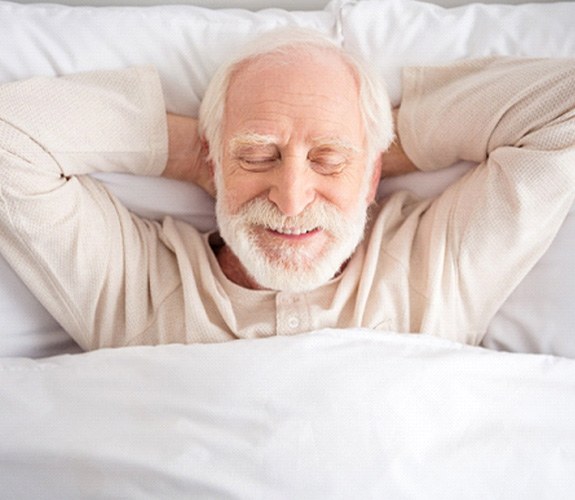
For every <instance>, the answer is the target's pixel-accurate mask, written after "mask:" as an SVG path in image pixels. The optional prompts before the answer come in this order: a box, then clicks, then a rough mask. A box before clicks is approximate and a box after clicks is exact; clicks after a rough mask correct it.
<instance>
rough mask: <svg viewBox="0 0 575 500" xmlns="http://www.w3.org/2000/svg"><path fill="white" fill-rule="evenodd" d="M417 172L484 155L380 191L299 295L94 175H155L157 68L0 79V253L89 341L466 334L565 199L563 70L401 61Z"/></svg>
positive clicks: (542, 244)
mask: <svg viewBox="0 0 575 500" xmlns="http://www.w3.org/2000/svg"><path fill="white" fill-rule="evenodd" d="M399 133H400V137H401V140H402V143H403V145H404V148H405V150H406V152H407V154H408V155H409V156H410V158H411V159H412V160H413V161H414V162H415V164H416V165H417V166H418V167H419V168H421V169H423V170H431V169H437V168H442V167H446V166H448V165H450V164H452V163H454V162H455V161H457V160H470V161H474V162H477V163H480V165H479V166H478V167H477V168H474V169H472V170H471V171H470V172H469V173H468V174H466V175H465V176H464V177H463V178H462V179H460V180H459V181H458V182H456V183H455V184H454V185H452V186H451V187H449V188H448V189H447V190H446V191H445V192H444V193H443V194H442V195H440V196H439V197H438V198H436V199H433V200H423V201H421V200H417V199H415V198H414V197H413V196H411V195H410V194H408V193H405V192H402V193H397V194H394V195H392V196H390V197H389V198H387V199H385V200H382V201H381V203H380V207H379V208H378V213H377V216H376V217H375V219H374V221H373V223H372V226H371V228H370V230H369V232H368V234H367V237H366V239H365V241H364V242H363V243H362V244H361V246H360V247H359V248H358V250H357V252H356V253H355V255H354V256H353V258H352V259H351V262H350V263H349V265H348V266H347V268H346V269H345V271H344V272H343V273H342V274H341V275H340V276H339V277H337V278H336V279H333V280H332V281H330V282H329V283H326V284H325V285H324V286H322V287H320V288H318V289H316V290H314V291H312V292H309V293H298V294H293V293H286V292H274V291H254V290H247V289H244V288H241V287H239V286H237V285H235V284H234V283H232V282H230V281H229V280H227V279H226V277H225V276H224V275H223V273H222V272H221V270H220V268H219V266H218V263H217V261H216V258H215V256H214V253H213V251H212V250H211V247H210V244H209V241H208V240H209V236H208V235H205V234H201V233H199V232H198V231H197V230H195V229H194V228H193V227H191V226H190V225H188V224H186V223H184V222H181V221H178V220H175V219H173V218H170V217H168V218H166V219H165V220H164V221H162V222H161V223H160V222H154V221H148V220H144V219H142V218H139V217H137V216H136V215H134V214H132V213H130V212H129V211H128V210H127V209H126V208H125V207H123V206H122V205H121V203H120V202H119V201H118V200H117V199H115V198H114V197H113V196H112V195H111V194H110V193H109V192H108V191H107V190H106V189H105V188H104V187H103V186H102V185H101V184H99V183H98V182H97V181H96V180H94V179H93V178H92V177H90V176H89V175H86V174H89V173H92V172H100V171H108V172H109V171H115V172H128V173H134V174H139V175H160V174H161V173H162V171H163V169H164V167H165V163H166V157H167V132H166V114H165V107H164V101H163V96H162V90H161V85H160V82H159V78H158V75H157V74H156V72H155V70H153V69H152V68H134V69H128V70H123V71H108V72H106V71H100V72H95V73H87V74H79V75H73V76H67V77H62V78H34V79H31V80H27V81H22V82H16V83H10V84H6V85H3V86H1V87H0V251H1V252H2V254H3V255H4V256H5V258H6V259H7V260H8V261H9V262H10V264H11V265H12V266H13V268H14V269H15V270H16V272H18V273H19V275H20V276H21V277H22V279H23V280H24V282H25V283H26V284H27V285H28V287H29V288H30V289H31V290H32V291H33V292H34V293H35V294H36V296H37V297H38V298H39V300H40V301H41V302H42V303H43V304H44V306H45V307H46V308H47V309H48V310H49V311H50V312H51V313H52V314H53V315H54V317H55V318H56V319H57V320H58V321H59V322H60V323H61V325H62V326H63V327H64V328H65V329H66V330H67V331H68V332H69V333H70V335H72V336H73V337H74V339H75V340H76V341H77V342H78V343H79V344H80V345H81V346H82V347H84V348H86V349H93V348H97V347H101V346H121V345H134V344H156V343H168V342H186V343H187V342H221V341H226V340H231V339H238V338H256V337H267V336H271V335H291V334H297V333H303V332H308V331H311V330H314V329H319V328H323V327H341V328H344V327H355V326H362V327H368V328H374V329H381V330H392V331H398V332H414V333H415V332H424V333H428V334H433V335H437V336H441V337H444V338H448V339H452V340H456V341H460V342H466V343H471V344H478V343H479V342H480V341H481V339H482V336H483V335H484V333H485V331H486V328H487V325H488V323H489V321H490V320H491V318H492V317H493V315H494V314H495V312H496V311H497V309H498V308H499V307H500V305H501V304H502V302H503V301H504V300H505V298H506V297H507V296H508V295H509V294H510V293H511V291H512V290H513V289H514V288H515V287H516V285H517V284H518V283H519V281H520V280H521V279H522V278H523V277H524V276H525V274H526V273H527V272H528V271H529V269H530V268H531V267H532V266H533V265H534V264H535V262H536V261H537V260H538V259H539V257H540V256H541V255H542V253H543V252H544V251H545V250H546V248H547V247H548V246H549V244H550V242H551V240H552V239H553V237H554V235H555V234H556V232H557V230H558V228H559V226H560V224H561V223H562V221H563V219H564V217H565V215H566V213H567V212H568V210H569V209H570V207H571V205H572V203H573V199H574V193H575V146H574V144H575V63H574V62H573V61H568V60H516V59H515V60H514V59H483V60H474V61H464V62H461V63H458V64H455V65H450V66H447V67H441V68H417V69H409V70H406V71H405V74H404V95H403V101H402V105H401V111H400V116H399Z"/></svg>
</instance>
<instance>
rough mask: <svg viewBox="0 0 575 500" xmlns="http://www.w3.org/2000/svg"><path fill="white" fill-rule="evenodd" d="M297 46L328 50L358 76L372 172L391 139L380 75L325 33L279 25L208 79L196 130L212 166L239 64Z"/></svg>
mask: <svg viewBox="0 0 575 500" xmlns="http://www.w3.org/2000/svg"><path fill="white" fill-rule="evenodd" d="M295 49H297V50H298V53H299V54H301V50H304V51H309V52H312V51H314V52H317V49H324V50H329V51H331V52H333V53H335V54H338V55H339V56H340V57H341V58H342V61H343V62H344V63H346V64H347V65H348V66H349V67H350V69H351V70H352V72H353V73H354V76H355V77H356V78H357V80H358V88H359V107H360V112H361V116H362V119H363V121H364V127H365V131H366V140H367V148H368V151H367V153H368V154H367V158H368V165H367V168H368V173H370V172H372V168H373V166H374V165H375V160H376V159H377V157H378V155H379V154H381V153H382V152H383V151H385V150H386V149H387V148H388V147H389V145H390V144H391V142H392V141H393V119H392V116H391V105H390V101H389V97H388V95H387V91H386V90H385V88H384V86H383V82H382V81H381V79H380V78H377V77H376V76H375V75H373V74H372V72H371V71H370V70H369V68H368V67H367V66H366V65H365V64H364V63H363V61H360V60H359V59H358V58H356V57H354V56H352V55H351V54H349V53H347V52H345V51H344V50H343V49H342V48H341V47H339V46H338V45H337V44H335V43H334V42H333V41H332V40H331V39H329V38H328V37H326V36H324V35H322V34H320V33H318V32H315V31H311V30H305V29H301V28H281V29H278V30H273V31H271V32H268V33H265V34H264V35H260V36H259V37H257V38H256V39H254V40H252V42H251V43H248V44H246V45H245V46H244V47H243V49H242V50H241V51H240V52H239V53H237V54H236V55H235V56H234V57H233V58H231V59H230V60H229V61H228V62H227V63H226V64H224V65H223V66H221V67H220V69H219V70H218V71H217V72H216V73H215V75H214V77H213V78H212V80H211V81H210V84H209V85H208V88H207V90H206V93H205V95H204V98H203V100H202V104H201V106H200V113H199V127H200V134H201V135H202V137H203V138H204V139H205V140H206V141H207V142H208V144H209V149H210V159H211V161H212V162H213V163H214V165H215V167H216V169H219V168H220V165H221V162H222V156H223V144H222V130H223V123H224V117H225V103H226V95H227V91H228V87H229V85H230V82H231V79H232V77H233V75H234V74H235V72H236V71H237V70H238V69H239V68H240V66H241V65H242V64H244V63H246V62H249V61H251V60H255V59H257V58H258V57H261V56H265V55H272V54H279V55H283V56H285V57H289V56H290V55H293V54H294V50H295Z"/></svg>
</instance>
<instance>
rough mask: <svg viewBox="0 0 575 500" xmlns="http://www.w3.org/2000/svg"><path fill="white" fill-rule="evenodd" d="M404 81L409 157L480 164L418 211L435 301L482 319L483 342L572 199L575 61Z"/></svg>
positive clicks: (420, 257) (481, 64)
mask: <svg viewBox="0 0 575 500" xmlns="http://www.w3.org/2000/svg"><path fill="white" fill-rule="evenodd" d="M405 89H406V91H405V94H404V100H403V102H402V104H401V108H400V114H399V123H398V126H399V134H400V137H401V140H402V144H403V146H404V148H405V150H406V153H407V155H408V156H409V157H410V158H411V159H412V161H414V163H415V164H416V165H417V166H418V167H419V168H421V169H423V170H432V169H436V168H441V167H445V166H448V165H450V164H452V163H454V162H456V161H458V160H469V161H473V162H477V163H479V166H478V167H477V168H475V169H472V170H471V171H470V172H469V173H468V174H467V175H465V176H464V177H463V178H462V179H460V180H459V181H458V182H457V183H455V184H454V185H452V186H451V187H449V188H448V189H447V190H446V191H445V192H444V193H443V194H442V195H441V196H439V197H438V198H437V199H436V200H435V201H434V202H433V203H431V204H430V205H429V209H428V210H427V211H426V212H425V213H424V214H422V215H421V220H420V224H419V229H418V232H417V241H416V246H417V247H418V248H419V250H418V251H417V252H416V254H415V261H417V262H425V263H426V273H427V275H428V279H427V280H426V282H425V284H423V285H422V288H423V289H424V292H425V294H426V295H427V297H428V300H429V301H430V303H435V302H436V303H437V304H439V303H441V302H442V301H446V302H449V301H451V302H453V303H458V304H457V305H458V307H454V308H453V309H452V310H455V309H456V310H458V311H460V314H462V315H464V316H465V317H466V322H467V323H469V322H471V324H474V325H476V327H477V328H476V330H475V331H474V332H471V333H470V335H471V336H472V337H473V338H471V339H467V341H470V342H472V343H478V342H479V341H480V340H481V339H480V336H481V335H483V334H484V332H485V330H486V328H487V325H488V323H489V321H490V320H491V318H492V317H493V315H494V314H495V313H496V311H497V309H498V308H499V307H500V306H501V304H502V303H503V301H504V300H505V299H506V298H507V296H508V295H509V294H510V293H511V292H512V291H513V289H514V288H515V287H516V286H517V285H518V283H519V282H520V281H521V279H523V277H524V276H525V275H526V273H527V272H528V271H529V270H530V269H531V268H532V266H533V265H534V264H535V263H536V262H537V260H538V259H539V258H540V257H541V256H542V254H543V253H544V252H545V250H546V249H547V248H548V246H549V245H550V243H551V241H552V239H553V238H554V236H555V235H556V233H557V231H558V229H559V227H560V225H561V223H562V222H563V220H564V218H565V216H566V214H567V213H568V211H569V209H570V208H571V206H572V205H573V201H574V197H575V92H573V89H575V61H573V60H558V59H541V60H533V59H511V58H503V59H482V60H471V61H463V62H461V63H458V64H455V65H453V66H449V67H435V68H434V67H430V68H419V69H410V70H407V71H406V73H405ZM437 310H441V308H437ZM454 321H455V320H454ZM455 324H463V320H461V321H455Z"/></svg>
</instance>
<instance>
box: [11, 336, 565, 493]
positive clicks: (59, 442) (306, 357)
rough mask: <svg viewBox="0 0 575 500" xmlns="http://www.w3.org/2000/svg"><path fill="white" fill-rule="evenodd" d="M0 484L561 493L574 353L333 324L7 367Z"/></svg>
mask: <svg viewBox="0 0 575 500" xmlns="http://www.w3.org/2000/svg"><path fill="white" fill-rule="evenodd" d="M0 401H1V402H2V411H1V412H0V443H1V444H0V485H1V492H0V497H1V498H25V499H39V498H50V499H80V498H114V499H116V498H123V499H124V498H130V499H132V498H133V499H146V498H150V499H151V498H154V499H159V498H162V499H179V498H193V499H196V498H215V499H222V498H242V499H244V498H245V499H286V500H287V499H308V498H310V499H318V498H326V499H388V498H392V499H395V498H422V499H429V498H434V499H435V498H436V499H496V498H514V499H515V498H517V499H543V498H548V499H563V498H564V499H567V498H572V497H573V492H575V418H574V417H575V360H567V359H562V358H557V357H551V356H540V355H539V356H538V355H529V354H506V353H496V352H493V351H487V350H485V349H481V348H472V347H464V346H461V345H458V344H454V343H451V342H447V341H443V340H438V339H435V338H432V337H427V336H415V335H400V334H394V333H388V334H386V333H375V332H371V331H367V330H360V329H358V330H326V331H320V332H314V333H312V334H307V335H299V336H295V337H283V338H271V339H266V340H247V341H244V340H242V341H237V342H232V343H226V344H216V345H192V346H183V345H167V346H159V347H134V348H128V349H115V350H102V351H96V352H93V353H89V354H81V355H65V356H60V357H55V358H49V359H45V360H37V361H33V360H18V359H14V360H10V359H6V360H3V361H2V362H1V363H0Z"/></svg>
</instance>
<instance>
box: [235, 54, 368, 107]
mask: <svg viewBox="0 0 575 500" xmlns="http://www.w3.org/2000/svg"><path fill="white" fill-rule="evenodd" d="M286 73H289V74H290V78H289V79H285V78H282V75H285V74H286ZM298 76H299V77H300V78H297V77H298ZM318 80H319V81H321V80H323V81H324V82H326V83H327V82H331V83H332V89H333V94H334V97H336V98H337V97H338V94H346V95H345V98H346V99H350V96H357V95H358V89H359V82H358V78H357V75H356V71H355V69H354V68H352V66H351V65H350V63H349V62H348V61H346V60H345V59H344V57H343V55H342V54H341V53H339V52H338V51H337V50H336V49H328V48H322V47H292V48H286V49H284V50H283V51H281V52H279V53H271V54H263V55H260V56H256V57H255V58H252V59H250V60H248V61H244V62H242V63H240V64H239V65H238V66H237V67H236V69H235V71H234V72H233V73H232V75H231V78H230V84H229V87H228V94H230V93H231V91H232V90H233V89H234V87H235V86H241V85H242V84H244V85H246V84H247V87H248V88H245V89H242V90H249V87H250V86H252V87H253V86H255V84H256V82H259V83H262V84H264V83H265V84H266V85H268V86H272V85H273V86H275V87H282V86H283V87H286V91H290V90H291V91H293V92H301V93H305V92H306V90H311V89H312V86H313V85H314V84H316V83H317V81H318ZM282 84H283V85H282Z"/></svg>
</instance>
